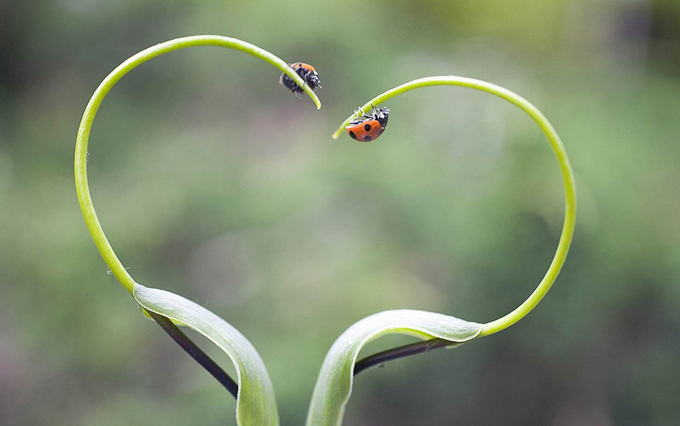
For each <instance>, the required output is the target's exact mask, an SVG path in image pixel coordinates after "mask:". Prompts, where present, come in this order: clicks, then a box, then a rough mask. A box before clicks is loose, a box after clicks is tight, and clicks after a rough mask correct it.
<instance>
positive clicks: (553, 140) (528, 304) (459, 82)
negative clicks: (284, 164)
mask: <svg viewBox="0 0 680 426" xmlns="http://www.w3.org/2000/svg"><path fill="white" fill-rule="evenodd" d="M432 86H461V87H467V88H470V89H475V90H481V91H483V92H487V93H491V94H492V95H495V96H498V97H499V98H501V99H504V100H506V101H508V102H510V103H511V104H513V105H515V106H517V107H518V108H520V109H521V110H522V111H524V112H525V113H527V114H528V115H529V117H531V118H532V119H533V120H534V121H535V122H536V123H537V124H538V126H539V127H540V128H541V130H542V131H543V133H544V134H545V136H546V137H547V138H548V142H549V143H550V147H551V148H552V150H553V152H554V154H555V157H556V159H557V164H558V166H559V168H560V172H561V174H562V180H563V182H564V200H565V212H564V224H563V227H562V234H561V235H560V241H559V243H558V245H557V251H556V252H555V256H554V257H553V260H552V262H551V264H550V266H549V267H548V271H547V272H546V274H545V276H544V277H543V279H542V280H541V282H540V283H539V284H538V286H537V287H536V289H535V290H534V291H533V293H531V295H530V296H529V297H528V298H527V299H526V300H525V301H524V302H523V303H522V304H521V305H520V306H518V307H517V308H516V309H515V310H513V311H512V312H510V313H509V314H507V315H505V316H503V317H501V318H499V319H497V320H495V321H491V322H489V323H487V324H484V327H483V328H482V331H481V333H480V334H479V336H480V337H481V336H487V335H490V334H494V333H498V332H499V331H501V330H504V329H506V328H508V327H510V326H511V325H513V324H515V323H516V322H517V321H519V320H520V319H522V318H524V316H526V315H527V314H528V313H529V312H531V310H532V309H533V308H534V307H536V305H537V304H538V303H539V302H540V301H541V299H543V297H544V296H545V294H546V293H547V292H548V290H550V287H551V286H552V285H553V283H554V282H555V279H557V276H558V275H559V273H560V270H561V268H562V265H563V264H564V261H565V259H566V257H567V252H568V251H569V246H570V245H571V240H572V237H573V235H574V226H575V224H576V184H575V182H574V173H573V171H572V169H571V165H570V164H569V158H568V157H567V153H566V151H565V150H564V145H563V144H562V141H561V140H560V137H559V136H558V135H557V132H556V131H555V129H554V128H553V126H552V125H551V124H550V122H549V121H548V119H547V118H545V116H544V115H543V114H542V113H541V112H540V111H539V110H538V108H536V107H535V106H534V105H532V104H531V103H530V102H529V101H527V100H526V99H524V98H523V97H521V96H519V95H518V94H516V93H514V92H512V91H510V90H508V89H505V88H503V87H500V86H497V85H495V84H492V83H488V82H486V81H482V80H476V79H473V78H466V77H456V76H439V77H425V78H419V79H417V80H413V81H410V82H408V83H405V84H402V85H401V86H397V87H395V88H394V89H391V90H388V91H386V92H385V93H383V94H381V95H378V96H376V97H375V98H373V99H371V100H370V101H368V102H366V104H364V106H363V107H361V109H362V110H364V111H367V110H368V109H369V108H371V106H376V107H377V106H378V105H380V104H383V103H384V102H385V101H387V100H389V99H392V98H394V97H395V96H398V95H401V94H402V93H405V92H408V91H411V90H414V89H419V88H422V87H432ZM355 118H356V114H353V115H351V116H349V117H348V118H347V119H346V120H345V121H344V122H343V123H342V124H341V125H340V127H338V129H337V130H336V131H335V132H334V133H333V139H337V138H338V137H339V136H340V134H341V133H342V132H343V131H344V130H345V127H346V126H347V125H348V124H349V122H350V121H351V120H353V119H355ZM401 349H402V348H397V349H395V350H397V351H399V350H401ZM411 354H412V353H409V355H411Z"/></svg>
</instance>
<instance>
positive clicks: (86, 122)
mask: <svg viewBox="0 0 680 426" xmlns="http://www.w3.org/2000/svg"><path fill="white" fill-rule="evenodd" d="M193 46H220V47H227V48H232V49H235V50H240V51H243V52H245V53H248V54H251V55H253V56H255V57H258V58H260V59H262V60H264V61H265V62H268V63H270V64H272V65H274V66H275V67H276V68H278V69H279V70H281V71H282V72H283V73H285V74H286V75H288V76H290V77H291V78H292V79H293V80H294V81H295V82H296V83H297V84H298V85H300V86H301V87H303V89H304V91H305V92H306V93H307V94H308V95H309V96H310V97H311V98H312V100H313V101H314V102H315V104H316V105H317V107H318V108H320V102H319V100H318V98H317V97H316V95H315V94H314V92H313V91H312V90H310V89H309V87H307V86H305V85H304V82H303V81H302V79H301V78H300V77H299V76H298V75H297V74H296V73H295V72H294V71H293V70H292V69H291V68H290V67H289V66H288V65H287V64H286V63H285V62H284V61H282V60H281V59H279V58H277V57H276V56H274V55H272V54H271V53H269V52H266V51H264V50H262V49H260V48H258V47H256V46H253V45H251V44H249V43H246V42H243V41H240V40H236V39H233V38H227V37H221V36H195V37H185V38H179V39H175V40H171V41H168V42H165V43H161V44H159V45H157V46H154V47H151V48H149V49H146V50H144V51H142V52H140V53H138V54H136V55H134V56H132V57H131V58H130V59H128V60H127V61H125V62H124V63H123V64H121V65H120V66H119V67H117V68H116V69H115V70H114V71H113V72H112V73H111V74H109V76H107V77H106V79H104V81H103V82H102V83H101V84H100V86H99V87H98V88H97V90H96V91H95V93H94V95H93V96H92V98H91V99H90V102H89V103H88V106H87V108H86V110H85V113H84V115H83V119H82V121H81V124H80V128H79V130H78V136H77V142H76V155H75V180H76V190H77V194H78V198H79V201H80V206H81V209H82V212H83V215H84V217H85V221H86V223H87V226H88V229H89V230H90V233H91V234H92V237H93V238H94V241H95V244H96V245H97V248H98V249H99V251H100V253H101V255H102V257H103V258H104V260H105V262H106V263H107V265H108V266H109V268H110V269H111V271H112V272H113V274H114V275H115V277H116V278H117V279H118V281H119V282H120V283H121V284H122V285H123V287H124V288H125V289H126V290H127V291H128V292H129V293H130V294H131V295H132V296H133V298H134V299H135V301H136V302H137V303H138V305H139V306H140V307H141V308H142V311H143V312H144V313H145V314H146V315H147V316H150V317H151V318H153V319H154V320H155V321H156V322H157V323H158V324H159V325H160V326H161V327H162V328H163V329H164V330H165V331H166V332H167V333H168V334H170V335H171V336H172V337H173V339H175V341H176V342H177V343H178V344H180V346H181V347H182V348H183V349H184V350H186V351H187V352H188V353H189V354H190V355H191V356H192V357H193V358H194V359H195V360H197V361H198V362H199V363H200V364H201V365H202V366H203V367H205V368H206V370H208V371H209V372H210V373H211V374H212V375H213V376H214V377H215V378H216V379H217V380H219V381H220V382H221V383H222V384H223V385H224V386H225V387H226V388H227V389H228V390H229V391H230V392H231V393H232V394H234V396H235V397H236V398H237V407H236V419H237V423H238V424H239V425H240V426H251V425H252V426H255V425H257V426H263V425H266V426H270V425H278V411H277V407H276V401H275V398H274V393H273V389H272V386H271V381H270V379H269V376H268V374H267V371H266V368H265V367H264V363H263V362H262V360H261V358H260V356H259V355H258V353H257V351H256V350H255V348H254V347H253V346H252V345H251V344H250V342H249V341H248V340H247V339H246V338H245V337H244V336H243V335H242V334H241V333H239V332H238V331H237V330H236V329H235V328H234V327H232V326H231V325H230V324H228V323H227V322H225V321H224V320H222V319H221V318H219V317H218V316H217V315H215V314H213V313H212V312H210V311H208V310H206V309H205V308H203V307H201V306H199V305H197V304H196V303H194V302H191V301H190V300H187V299H185V298H183V297H181V296H178V295H175V294H173V293H170V292H167V291H164V290H158V289H152V288H147V287H145V286H143V285H141V284H139V283H137V282H135V281H134V280H133V279H132V277H131V276H130V275H129V273H128V272H127V270H126V269H125V268H124V267H123V265H122V263H121V262H120V260H119V259H118V258H117V256H116V254H115V252H114V251H113V249H112V247H111V245H110V244H109V242H108V240H107V239H106V236H105V234H104V231H103V229H102V227H101V225H100V223H99V220H98V219H97V215H96V212H95V210H94V205H93V202H92V198H91V196H90V192H89V187H88V181H87V147H88V139H89V135H90V130H91V127H92V123H93V121H94V117H95V114H96V112H97V110H98V108H99V106H100V105H101V103H102V101H103V99H104V97H105V96H106V94H107V93H108V92H109V91H110V90H111V88H112V87H113V86H114V85H115V84H116V82H117V81H118V80H120V78H122V76H123V75H125V74H126V73H128V72H129V71H131V70H132V69H134V68H135V67H137V66H138V65H140V64H142V63H144V62H146V61H148V60H150V59H152V58H154V57H156V56H159V55H162V54H164V53H168V52H171V51H174V50H178V49H182V48H187V47H193ZM442 85H451V86H463V87H468V88H472V89H476V90H481V91H485V92H488V93H491V94H493V95H496V96H498V97H500V98H502V99H505V100H506V101H508V102H510V103H512V104H514V105H516V106H517V107H519V108H520V109H522V110H523V111H525V112H526V113H527V114H528V115H529V116H530V117H531V118H532V119H533V120H534V121H536V123H537V124H538V125H539V126H540V128H541V129H542V130H543V132H544V133H545V135H546V137H547V138H548V141H549V142H550V145H551V147H552V149H553V151H554V153H555V156H556V158H557V161H558V164H559V167H560V170H561V173H562V178H563V180H564V189H565V201H566V208H565V218H564V225H563V229H562V234H561V237H560V242H559V244H558V247H557V251H556V253H555V256H554V258H553V261H552V263H551V265H550V267H549V269H548V271H547V273H546V275H545V277H544V278H543V280H542V281H541V282H540V283H539V285H538V287H537V288H536V290H534V292H533V293H532V294H531V295H530V296H529V298H527V300H526V301H525V302H523V303H522V304H521V305H520V306H519V307H518V308H517V309H515V310H514V311H512V312H510V313H509V314H507V315H505V316H504V317H502V318H500V319H497V320H495V321H491V322H489V323H486V324H480V323H475V322H468V321H464V320H461V319H458V318H455V317H451V316H447V315H442V314H437V313H432V312H424V311H415V310H395V311H385V312H381V313H377V314H374V315H371V316H369V317H367V318H365V319H363V320H361V321H359V322H357V323H356V324H354V325H353V326H352V327H350V328H349V329H348V330H347V331H346V332H345V333H343V334H342V335H341V336H340V337H339V338H338V339H337V340H336V342H335V343H334V344H333V346H332V347H331V349H330V351H329V352H328V355H327V356H326V359H325V361H324V363H323V365H322V368H321V372H320V374H319V377H318V380H317V383H316V386H315V388H314V393H313V396H312V400H311V403H310V408H309V412H308V417H307V426H339V425H340V424H341V422H342V417H343V413H344V410H345V406H346V405H347V401H348V400H349V397H350V394H351V390H352V380H353V376H354V375H356V374H358V373H359V372H361V371H363V370H365V369H366V368H369V367H371V366H374V365H377V364H380V363H383V362H386V361H389V360H393V359H397V358H402V357H405V356H410V355H414V354H418V353H421V352H424V351H427V350H432V349H437V348H445V347H448V348H452V347H456V346H460V345H461V344H463V343H467V342H469V341H472V340H474V339H476V338H479V337H482V336H487V335H491V334H494V333H497V332H499V331H501V330H504V329H505V328H507V327H509V326H511V325H512V324H514V323H516V322H517V321H519V320H520V319H521V318H523V317H524V316H525V315H527V314H528V313H529V312H530V311H531V310H532V309H533V308H534V307H535V306H536V305H537V304H538V303H539V302H540V300H541V299H542V298H543V297H544V296H545V294H546V293H547V291H548V290H549V289H550V287H551V286H552V284H553V283H554V281H555V279H556V278H557V275H558V274H559V272H560V269H561V267H562V265H563V263H564V260H565V258H566V255H567V252H568V250H569V245H570V243H571V239H572V235H573V232H574V225H575V219H576V192H575V184H574V178H573V173H572V170H571V167H570V165H569V160H568V158H567V155H566V152H565V151H564V147H563V145H562V142H561V141H560V139H559V137H558V136H557V133H556V132H555V130H554V129H553V127H552V126H551V125H550V123H549V122H548V120H547V119H546V118H545V117H544V116H543V114H541V112H540V111H538V109H537V108H536V107H534V106H533V105H532V104H530V103H529V102H528V101H526V100H525V99H523V98H522V97H520V96H518V95H517V94H515V93H513V92H511V91H509V90H507V89H504V88H502V87H499V86H496V85H493V84H490V83H487V82H483V81H480V80H474V79H469V78H463V77H453V76H444V77H428V78H422V79H418V80H414V81H411V82H409V83H406V84H403V85H401V86H398V87H396V88H394V89H392V90H389V91H387V92H385V93H383V94H381V95H379V96H377V97H375V98H374V99H372V100H371V101H369V102H367V103H366V104H365V105H364V106H363V107H362V108H361V109H362V110H365V109H367V108H368V107H370V106H371V105H380V104H381V103H383V102H385V101H387V100H388V99H390V98H392V97H394V96H397V95H400V94H402V93H404V92H407V91H410V90H413V89H416V88H421V87H429V86H442ZM355 117H356V115H352V116H350V117H349V118H347V120H345V121H344V122H343V123H342V124H341V125H340V127H339V128H338V130H337V131H336V132H335V133H334V134H333V138H337V137H338V136H339V135H340V133H341V132H342V131H343V130H344V128H345V126H346V125H347V124H348V123H349V121H350V120H352V119H353V118H355ZM178 325H180V326H188V327H190V328H192V329H194V330H196V331H198V332H199V333H201V334H202V335H204V336H205V337H207V338H208V339H209V340H211V341H212V342H213V343H215V344H216V345H217V346H219V347H220V348H221V349H222V350H223V351H224V352H225V353H226V354H227V355H228V356H229V357H230V359H231V361H232V362H233V363H234V366H235V367H236V372H237V376H238V377H237V380H238V383H235V382H234V381H233V380H232V379H231V378H229V376H228V375H227V374H226V373H224V371H223V370H222V369H221V368H220V367H219V366H218V365H217V364H216V363H215V362H214V361H212V360H211V359H210V358H209V357H207V355H205V353H203V352H202V351H201V350H200V349H199V348H198V347H197V346H196V345H195V344H193V342H191V341H190V340H189V339H188V338H187V337H186V336H185V335H184V334H183V333H182V332H181V331H180V330H179V328H178V327H177V326H178ZM393 333H398V334H408V335H412V336H415V337H417V338H419V339H421V340H424V342H419V343H415V344H411V345H406V346H402V347H399V348H394V349H391V350H388V351H384V352H381V353H379V354H375V355H372V356H369V357H367V358H365V359H363V360H361V361H358V362H357V358H358V355H359V352H360V350H361V348H362V347H363V346H364V345H365V344H366V343H367V342H369V341H371V340H374V339H377V338H378V337H380V336H383V335H386V334H393Z"/></svg>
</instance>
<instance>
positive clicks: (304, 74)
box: [279, 62, 321, 93]
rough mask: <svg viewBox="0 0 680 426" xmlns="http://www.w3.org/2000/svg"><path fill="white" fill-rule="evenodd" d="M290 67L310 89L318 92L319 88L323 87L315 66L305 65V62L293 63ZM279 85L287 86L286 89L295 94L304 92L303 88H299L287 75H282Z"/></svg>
mask: <svg viewBox="0 0 680 426" xmlns="http://www.w3.org/2000/svg"><path fill="white" fill-rule="evenodd" d="M289 66H290V67H291V68H292V69H293V70H294V71H295V72H296V73H297V74H298V75H299V76H300V77H301V78H302V79H303V80H304V81H305V83H306V84H307V85H308V86H309V88H310V89H312V90H316V88H317V87H321V80H319V74H317V72H316V70H315V69H314V67H313V66H311V65H309V64H305V63H304V62H293V63H292V64H289ZM279 83H281V84H283V85H284V86H286V88H287V89H290V91H291V92H293V93H296V92H297V93H302V92H304V90H302V87H300V86H298V85H297V83H295V82H294V81H293V79H292V78H290V77H289V76H288V75H286V74H281V78H280V79H279Z"/></svg>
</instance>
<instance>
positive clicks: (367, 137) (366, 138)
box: [364, 135, 373, 142]
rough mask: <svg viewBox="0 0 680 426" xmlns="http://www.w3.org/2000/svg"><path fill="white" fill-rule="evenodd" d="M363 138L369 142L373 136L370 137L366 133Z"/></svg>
mask: <svg viewBox="0 0 680 426" xmlns="http://www.w3.org/2000/svg"><path fill="white" fill-rule="evenodd" d="M364 140H365V141H366V142H369V141H371V140H373V138H372V137H370V136H368V135H366V136H364Z"/></svg>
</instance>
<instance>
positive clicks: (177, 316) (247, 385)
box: [132, 284, 279, 426]
mask: <svg viewBox="0 0 680 426" xmlns="http://www.w3.org/2000/svg"><path fill="white" fill-rule="evenodd" d="M132 294H133V296H134V298H135V300H136V301H137V303H139V305H140V306H142V307H143V308H144V309H147V310H149V311H151V312H155V313H157V314H159V315H163V316H165V317H168V318H170V319H171V320H173V322H175V323H177V324H183V325H186V326H187V327H189V328H191V329H193V330H196V331H197V332H199V333H201V334H202V335H203V336H205V337H207V338H208V339H210V340H211V341H212V342H213V343H214V344H216V345H217V346H219V348H220V349H222V350H223V351H224V352H225V353H226V354H227V355H228V356H229V358H230V359H231V361H232V362H233V363H234V367H236V375H237V382H238V385H239V387H238V398H236V423H237V424H238V425H239V426H278V424H279V414H278V410H277V408H276V399H275V398H274V389H273V387H272V383H271V380H270V379H269V375H268V374H267V369H266V368H265V366H264V362H262V358H260V355H259V354H258V353H257V351H256V350H255V348H254V347H253V345H252V344H251V343H250V342H249V341H248V340H247V339H246V338H245V337H244V336H243V335H242V334H241V333H240V332H239V331H238V330H236V329H235V328H234V327H232V326H231V325H230V324H229V323H227V322H226V321H224V320H223V319H222V318H220V317H218V316H217V315H215V314H213V313H212V312H210V311H209V310H207V309H205V308H204V307H202V306H200V305H198V304H196V303H194V302H192V301H191V300H188V299H185V298H184V297H181V296H178V295H176V294H174V293H170V292H168V291H165V290H158V289H154V288H148V287H144V286H143V285H141V284H135V286H134V289H133V293H132Z"/></svg>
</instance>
